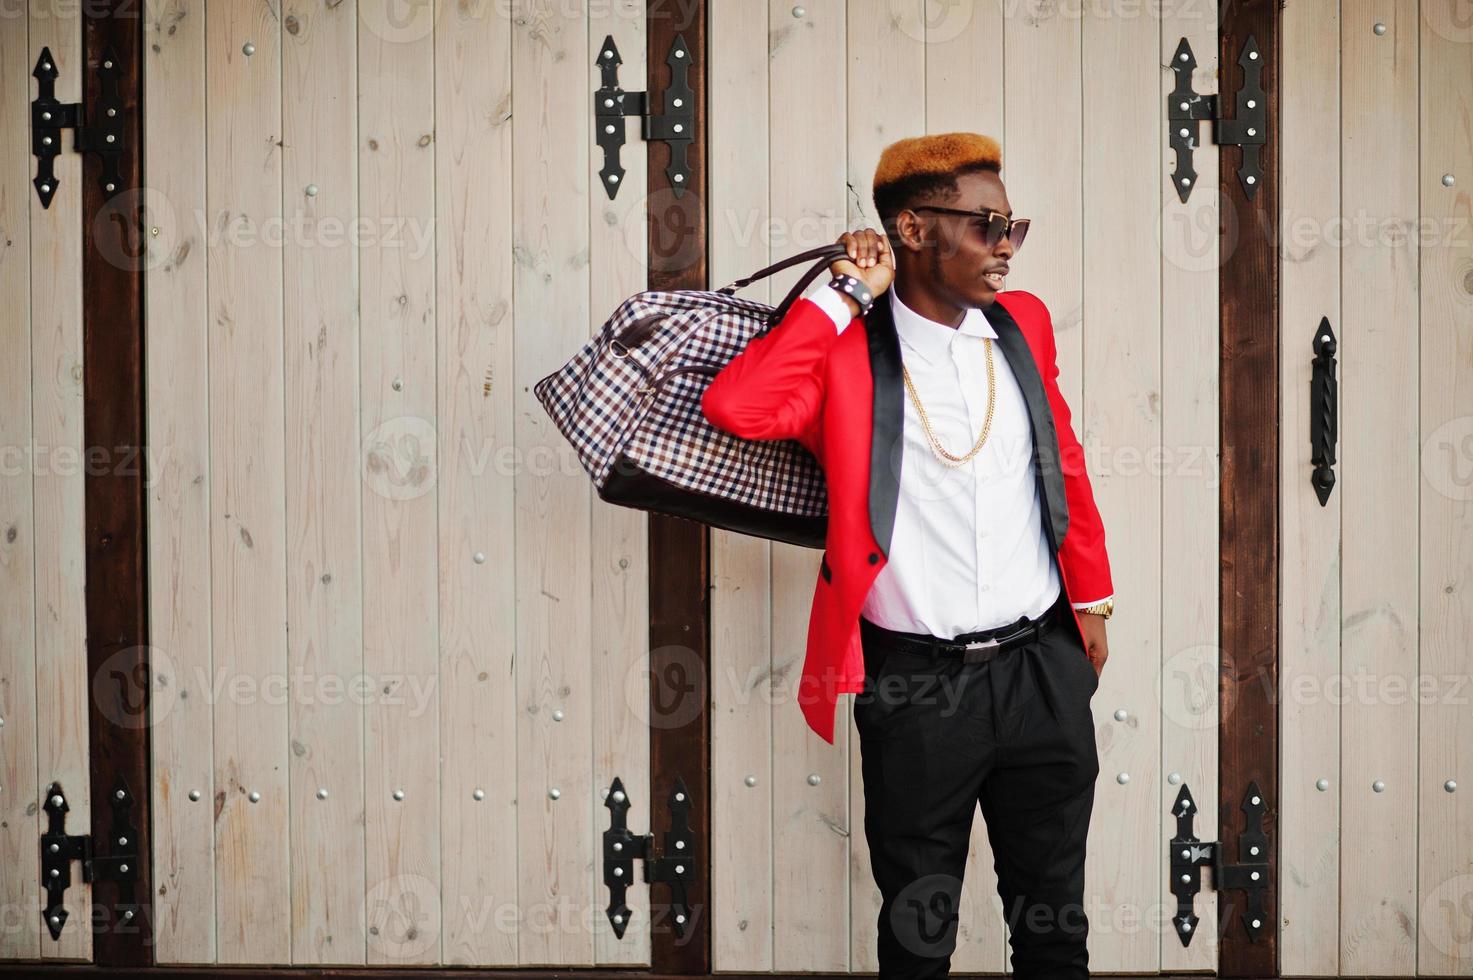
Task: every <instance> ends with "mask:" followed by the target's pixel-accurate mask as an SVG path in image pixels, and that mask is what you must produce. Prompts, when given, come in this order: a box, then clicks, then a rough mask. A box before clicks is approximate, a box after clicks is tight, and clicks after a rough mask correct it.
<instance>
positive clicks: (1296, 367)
mask: <svg viewBox="0 0 1473 980" xmlns="http://www.w3.org/2000/svg"><path fill="white" fill-rule="evenodd" d="M1281 16H1282V23H1283V38H1282V41H1281V42H1280V43H1281V55H1280V62H1281V64H1282V73H1281V75H1280V83H1279V84H1280V109H1279V112H1280V115H1279V127H1278V131H1277V132H1278V135H1279V140H1280V143H1279V147H1280V149H1279V172H1280V178H1281V180H1282V184H1281V187H1280V192H1279V202H1280V215H1279V227H1280V230H1281V233H1282V235H1283V237H1284V243H1285V249H1284V254H1283V258H1282V260H1281V261H1280V263H1279V277H1280V278H1279V297H1280V304H1281V306H1280V314H1279V316H1280V324H1281V329H1280V338H1279V377H1280V382H1279V431H1280V437H1279V473H1280V487H1279V508H1280V511H1279V512H1280V524H1279V527H1280V531H1279V536H1280V540H1279V553H1280V573H1279V601H1280V610H1279V636H1280V644H1279V651H1280V653H1279V656H1280V666H1279V686H1280V690H1282V691H1284V692H1285V695H1286V696H1285V697H1284V699H1283V702H1282V708H1281V711H1280V715H1279V723H1280V739H1281V743H1280V774H1281V775H1280V781H1279V783H1280V785H1279V827H1280V835H1281V836H1280V844H1279V847H1278V859H1279V869H1280V874H1279V923H1278V929H1279V958H1280V963H1281V966H1282V969H1283V971H1284V972H1285V973H1286V974H1290V975H1295V976H1335V975H1337V974H1338V973H1339V972H1340V968H1339V960H1340V940H1339V931H1340V879H1341V865H1340V853H1341V847H1342V840H1341V834H1340V830H1339V828H1340V795H1341V794H1340V791H1339V786H1340V772H1341V759H1340V714H1341V710H1342V708H1341V706H1340V705H1339V704H1337V703H1336V699H1335V698H1334V697H1333V696H1331V694H1332V692H1334V691H1335V690H1337V688H1336V687H1335V686H1334V683H1335V679H1336V677H1337V675H1338V674H1339V673H1340V622H1341V608H1340V540H1341V507H1342V501H1343V500H1344V499H1345V495H1344V487H1343V485H1341V486H1337V487H1336V488H1335V489H1334V490H1333V491H1332V492H1331V494H1330V497H1329V500H1328V501H1327V502H1326V504H1325V506H1323V507H1321V506H1320V502H1319V498H1318V496H1316V494H1315V491H1314V487H1313V486H1311V485H1310V482H1309V477H1310V474H1311V472H1312V471H1313V467H1312V465H1311V463H1310V458H1311V447H1310V444H1309V433H1310V404H1309V391H1310V388H1309V385H1310V380H1311V377H1312V366H1313V358H1314V353H1313V348H1312V347H1311V338H1312V337H1313V331H1314V329H1315V326H1316V324H1318V323H1319V321H1320V318H1321V317H1329V320H1330V326H1331V329H1333V330H1334V331H1335V335H1336V337H1337V338H1340V340H1341V341H1342V342H1343V340H1344V323H1343V321H1342V312H1341V307H1340V290H1341V282H1340V261H1341V254H1340V250H1339V249H1338V248H1335V247H1333V246H1334V243H1333V241H1331V240H1328V239H1327V236H1328V235H1329V234H1331V233H1332V231H1333V229H1334V228H1335V227H1336V219H1337V218H1338V217H1339V216H1340V213H1341V210H1340V209H1341V200H1342V198H1341V189H1340V86H1339V73H1340V67H1341V66H1340V10H1339V4H1337V3H1326V2H1323V0H1290V2H1289V3H1288V4H1286V5H1285V7H1284V8H1283V13H1282V15H1281ZM1366 29H1367V31H1369V28H1368V27H1367V28H1366ZM1214 46H1215V45H1214ZM1235 77H1236V76H1235ZM1230 159H1236V157H1230ZM1345 353H1346V350H1345V348H1344V347H1341V348H1340V350H1339V351H1338V352H1337V355H1336V356H1337V358H1341V359H1342V360H1341V363H1342V364H1343V363H1344V361H1343V358H1344V356H1345ZM1344 397H1345V391H1344V389H1342V391H1341V404H1342V405H1344V404H1345V403H1344ZM1335 472H1336V476H1337V478H1339V477H1341V476H1343V475H1344V471H1343V470H1342V469H1341V467H1340V466H1339V465H1338V464H1337V465H1336V467H1335ZM1214 688H1215V683H1214ZM1214 700H1215V698H1214ZM1321 778H1323V779H1326V780H1328V781H1329V785H1328V786H1327V789H1326V790H1324V791H1322V790H1320V789H1319V788H1318V787H1317V786H1316V782H1317V781H1318V780H1319V779H1321ZM1203 812H1204V813H1210V812H1215V811H1211V810H1207V809H1206V803H1205V802H1204V803H1203ZM1212 908H1213V909H1214V911H1215V909H1216V903H1215V902H1214V903H1212ZM1205 926H1206V923H1205V922H1204V923H1203V927H1204V929H1205ZM1213 935H1215V933H1214V934H1213Z"/></svg>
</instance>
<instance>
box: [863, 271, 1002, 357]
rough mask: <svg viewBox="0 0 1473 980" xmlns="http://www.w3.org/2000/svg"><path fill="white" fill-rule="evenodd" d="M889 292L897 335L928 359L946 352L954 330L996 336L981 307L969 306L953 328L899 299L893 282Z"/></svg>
mask: <svg viewBox="0 0 1473 980" xmlns="http://www.w3.org/2000/svg"><path fill="white" fill-rule="evenodd" d="M888 292H889V293H890V313H891V316H892V318H893V319H894V320H895V331H896V333H898V334H899V335H900V339H901V340H902V341H904V343H905V345H906V346H907V347H909V348H910V349H911V350H913V351H915V352H916V353H917V354H919V355H920V356H921V357H922V358H923V359H924V360H925V361H926V362H927V363H931V362H934V361H937V360H939V359H940V358H942V357H944V356H946V354H947V351H948V350H949V349H950V347H951V343H952V341H953V340H955V339H956V336H957V334H965V335H966V336H969V337H979V338H980V337H992V338H994V339H996V337H997V331H996V330H994V329H992V324H991V323H989V322H987V316H986V314H984V313H983V312H982V308H981V307H978V306H971V307H968V308H967V312H966V315H965V316H963V317H962V322H961V324H960V325H958V326H957V327H955V328H953V327H948V326H947V325H946V324H944V323H937V322H936V321H935V320H932V319H930V318H929V317H924V316H921V315H920V314H919V313H917V312H916V311H915V310H913V309H911V308H910V307H908V306H906V305H905V304H904V303H903V302H901V301H900V295H899V293H898V292H896V290H895V287H894V286H893V285H892V286H891V287H890V289H889V290H888Z"/></svg>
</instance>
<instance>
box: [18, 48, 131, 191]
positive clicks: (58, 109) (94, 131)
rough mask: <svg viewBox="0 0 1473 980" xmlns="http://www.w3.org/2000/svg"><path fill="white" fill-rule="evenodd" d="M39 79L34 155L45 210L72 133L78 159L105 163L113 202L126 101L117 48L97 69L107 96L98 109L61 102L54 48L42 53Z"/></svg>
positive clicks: (34, 108)
mask: <svg viewBox="0 0 1473 980" xmlns="http://www.w3.org/2000/svg"><path fill="white" fill-rule="evenodd" d="M31 74H32V75H34V76H35V77H36V99H35V101H33V102H32V103H31V153H32V154H33V155H34V156H35V157H36V177H35V179H34V180H33V181H31V183H33V184H35V185H36V194H37V195H38V196H39V197H40V198H41V206H42V207H43V208H49V207H51V199H52V198H53V197H55V196H56V187H57V184H58V183H59V181H58V180H57V177H56V170H55V167H54V164H55V161H56V157H57V154H59V153H61V131H62V130H64V129H70V130H72V149H73V150H75V151H76V152H78V153H96V154H97V155H98V156H100V157H101V158H102V177H101V178H100V183H101V184H102V190H103V193H104V194H106V195H107V196H108V197H109V198H111V197H112V196H113V195H114V194H116V193H117V192H118V190H119V189H120V188H119V186H118V185H119V183H120V178H119V176H118V174H119V173H120V169H119V168H120V166H121V161H122V154H123V149H124V147H123V97H122V94H121V93H120V91H119V88H118V77H119V75H120V70H119V68H118V58H117V55H116V54H115V53H114V52H113V49H112V48H108V49H107V50H106V51H104V52H103V55H102V62H101V63H100V64H98V66H97V77H98V78H99V79H100V80H101V83H102V85H101V88H102V95H101V96H100V97H99V99H98V104H97V105H95V106H88V107H86V109H85V111H84V107H83V105H82V103H80V102H58V101H56V79H57V70H56V59H55V58H53V57H52V56H51V49H50V48H42V49H41V56H40V57H39V58H37V59H36V67H35V69H34V70H33V71H32V72H31Z"/></svg>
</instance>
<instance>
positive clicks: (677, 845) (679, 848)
mask: <svg viewBox="0 0 1473 980" xmlns="http://www.w3.org/2000/svg"><path fill="white" fill-rule="evenodd" d="M675 849H676V850H677V851H683V850H685V841H683V840H678V841H676V842H675Z"/></svg>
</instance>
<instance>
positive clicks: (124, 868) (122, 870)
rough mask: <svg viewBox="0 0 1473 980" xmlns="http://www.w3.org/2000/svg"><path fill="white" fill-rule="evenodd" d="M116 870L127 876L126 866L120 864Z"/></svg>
mask: <svg viewBox="0 0 1473 980" xmlns="http://www.w3.org/2000/svg"><path fill="white" fill-rule="evenodd" d="M118 870H119V871H121V872H123V874H127V873H128V866H127V865H126V864H120V865H118Z"/></svg>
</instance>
